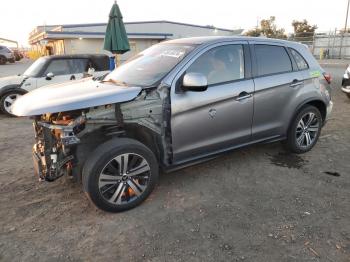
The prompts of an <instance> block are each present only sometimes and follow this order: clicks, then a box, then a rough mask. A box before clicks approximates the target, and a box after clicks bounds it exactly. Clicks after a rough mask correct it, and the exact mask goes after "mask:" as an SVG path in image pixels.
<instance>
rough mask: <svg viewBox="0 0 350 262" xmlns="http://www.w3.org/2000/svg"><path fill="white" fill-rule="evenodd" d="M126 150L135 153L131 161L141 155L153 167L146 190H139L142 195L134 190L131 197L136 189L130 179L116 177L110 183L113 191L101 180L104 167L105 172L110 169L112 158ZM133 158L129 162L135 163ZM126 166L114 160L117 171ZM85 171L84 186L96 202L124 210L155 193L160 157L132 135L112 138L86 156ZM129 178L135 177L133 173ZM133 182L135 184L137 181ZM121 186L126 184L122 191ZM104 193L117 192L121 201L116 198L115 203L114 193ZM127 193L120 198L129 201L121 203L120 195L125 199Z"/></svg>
mask: <svg viewBox="0 0 350 262" xmlns="http://www.w3.org/2000/svg"><path fill="white" fill-rule="evenodd" d="M123 154H130V155H131V156H132V158H131V161H130V162H132V160H133V157H134V156H140V157H141V159H143V160H145V161H147V163H148V167H147V168H149V170H148V171H146V172H145V173H146V176H147V177H148V180H147V185H145V186H144V185H143V187H145V188H144V190H143V191H142V192H141V193H140V192H138V193H139V195H136V194H134V195H133V196H132V199H131V200H130V198H131V197H130V195H129V194H130V189H132V188H131V186H129V183H130V181H125V180H118V182H116V180H113V183H112V182H111V183H109V185H110V189H109V190H111V192H108V191H107V189H108V187H109V185H108V184H106V185H104V187H107V189H105V188H104V187H101V186H100V182H101V181H102V180H100V178H101V175H102V171H103V173H104V174H105V173H106V170H109V169H108V168H109V165H110V164H111V162H112V161H114V160H113V159H116V158H117V157H119V156H122V157H123V156H124V155H123ZM122 159H123V160H122V161H124V158H122ZM129 159H130V158H129V156H128V160H129ZM143 160H142V163H143ZM130 162H128V164H129V165H131V163H130ZM115 163H119V162H115ZM140 165H141V164H140ZM106 168H107V169H106ZM122 168H123V167H119V165H118V167H116V166H115V164H114V170H115V171H118V170H117V169H119V170H120V169H122ZM127 169H128V170H129V171H131V170H130V169H129V167H128V166H127V167H126V170H127ZM131 169H133V167H131ZM136 169H140V168H136ZM112 170H113V169H112ZM134 170H135V169H134ZM131 172H132V171H131ZM82 173H83V175H82V182H83V188H84V191H85V193H86V194H87V196H88V198H89V199H90V200H91V201H92V203H93V204H94V205H95V206H97V207H98V208H100V209H102V210H104V211H108V212H121V211H125V210H129V209H132V208H134V207H136V206H138V205H139V204H141V203H142V202H143V201H144V200H145V199H146V198H147V197H148V196H149V195H150V194H151V192H152V191H153V189H154V187H155V185H156V184H157V182H158V176H159V168H158V162H157V159H156V157H155V156H154V154H153V152H152V151H151V150H150V149H149V148H147V147H146V146H145V145H143V144H141V143H140V142H138V141H136V140H133V139H129V138H116V139H112V140H109V141H107V142H105V143H103V144H101V145H100V146H98V147H97V149H96V150H95V151H94V152H93V153H92V154H91V155H90V156H89V157H88V159H87V160H86V162H85V165H84V167H83V172H82ZM127 173H128V172H126V174H127ZM117 174H119V176H120V173H119V172H118V173H117ZM124 176H126V175H123V178H124ZM131 177H132V176H131ZM134 177H135V176H134ZM134 177H132V178H134ZM136 177H138V176H136ZM127 179H128V180H131V178H130V177H129V178H127ZM141 179H142V178H141ZM136 180H137V179H136ZM105 181H108V180H105ZM109 181H111V180H109ZM123 181H124V182H123ZM139 181H140V180H138V183H139ZM122 184H124V185H122ZM133 185H134V186H135V184H133ZM137 185H139V184H137ZM120 186H122V189H120V190H119V192H120V194H118V193H117V191H118V189H119V187H120ZM100 189H103V191H105V192H107V193H102V192H101V190H100ZM114 189H115V191H114ZM137 189H139V188H137ZM131 192H132V193H133V192H134V193H136V191H133V190H131ZM104 194H110V195H113V196H114V195H115V196H116V198H117V201H115V199H113V200H112V202H115V203H111V202H110V201H111V199H112V198H113V196H112V197H111V198H110V199H109V200H108V199H107V198H106V195H104ZM124 194H126V196H124ZM117 195H118V197H117ZM123 196H124V200H120V201H125V203H118V204H117V203H116V202H118V201H119V200H118V199H119V198H120V199H123ZM128 199H129V200H128ZM128 201H129V202H128Z"/></svg>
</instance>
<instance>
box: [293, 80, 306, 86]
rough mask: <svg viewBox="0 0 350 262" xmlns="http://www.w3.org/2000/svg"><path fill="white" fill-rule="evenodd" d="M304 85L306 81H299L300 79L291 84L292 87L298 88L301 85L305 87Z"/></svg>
mask: <svg viewBox="0 0 350 262" xmlns="http://www.w3.org/2000/svg"><path fill="white" fill-rule="evenodd" d="M303 84H304V81H302V80H298V79H294V80H293V81H292V83H290V85H289V86H290V87H297V86H300V85H303Z"/></svg>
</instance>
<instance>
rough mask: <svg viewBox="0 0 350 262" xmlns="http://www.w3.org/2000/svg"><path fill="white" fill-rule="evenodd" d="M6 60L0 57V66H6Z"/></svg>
mask: <svg viewBox="0 0 350 262" xmlns="http://www.w3.org/2000/svg"><path fill="white" fill-rule="evenodd" d="M6 61H7V60H6V58H5V57H3V56H0V65H4V64H6Z"/></svg>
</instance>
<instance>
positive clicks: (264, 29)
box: [245, 16, 287, 39]
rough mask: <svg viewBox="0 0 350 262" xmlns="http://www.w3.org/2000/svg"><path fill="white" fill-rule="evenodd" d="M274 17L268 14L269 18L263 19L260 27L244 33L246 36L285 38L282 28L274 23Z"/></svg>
mask: <svg viewBox="0 0 350 262" xmlns="http://www.w3.org/2000/svg"><path fill="white" fill-rule="evenodd" d="M275 20H276V17H274V16H270V18H269V19H263V20H261V22H260V28H255V29H252V30H249V31H248V32H246V33H245V35H247V36H266V37H268V38H280V39H286V38H287V35H286V34H285V30H284V29H283V28H277V25H276V24H275Z"/></svg>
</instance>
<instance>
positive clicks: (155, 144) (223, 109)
mask: <svg viewBox="0 0 350 262" xmlns="http://www.w3.org/2000/svg"><path fill="white" fill-rule="evenodd" d="M325 76H326V74H325V72H324V70H323V69H322V68H321V67H320V65H319V64H318V63H317V61H316V60H315V59H314V58H313V56H312V55H311V54H310V52H309V51H308V50H307V48H305V47H304V46H303V45H301V44H298V43H294V42H288V41H281V40H275V39H274V40H272V39H261V38H247V37H200V38H188V39H178V40H172V41H168V42H163V43H160V44H157V45H155V46H153V47H151V48H149V49H147V50H145V51H144V52H142V53H140V54H138V55H136V56H135V57H133V58H132V59H130V60H129V61H127V62H126V63H124V64H123V65H122V66H120V67H118V68H117V69H116V70H114V71H113V72H111V73H110V74H108V75H107V76H105V77H104V78H103V79H102V80H81V81H77V82H74V83H66V84H62V85H59V86H48V87H44V88H41V89H38V90H35V91H33V92H30V93H29V94H27V95H25V96H23V97H21V98H20V99H18V101H16V103H15V104H14V106H13V111H12V112H13V113H14V114H15V115H18V116H32V117H33V119H34V127H35V132H36V141H37V142H36V144H35V145H34V148H33V156H34V166H35V173H36V174H37V175H38V176H39V178H40V179H41V180H47V181H54V180H56V179H57V178H59V177H61V176H63V175H65V174H67V175H71V176H73V177H75V178H76V179H78V180H80V179H81V180H82V183H83V188H84V190H85V192H86V193H87V195H88V196H89V199H90V200H91V201H92V202H93V203H94V204H95V205H96V206H97V207H99V208H101V209H103V210H106V211H111V212H118V211H123V210H127V209H130V208H133V207H135V206H137V205H139V204H140V203H141V202H142V201H144V200H145V199H146V198H147V197H148V195H149V194H150V193H151V191H152V190H153V188H154V186H155V185H156V183H157V180H158V174H159V169H162V170H164V171H171V170H175V169H179V168H182V167H185V166H188V165H191V164H195V163H198V162H201V161H204V160H207V159H211V158H213V157H215V156H217V155H218V154H220V153H223V152H227V151H229V150H232V149H236V148H239V147H243V146H246V145H250V144H254V143H259V142H274V141H280V140H283V141H285V144H286V146H287V148H288V149H289V150H290V151H291V152H294V153H305V152H308V151H309V150H311V148H312V147H313V146H314V145H315V144H316V142H317V140H318V138H319V135H320V133H321V128H322V127H323V125H324V124H325V122H326V120H327V118H328V116H329V114H330V112H331V110H332V105H333V104H332V101H331V95H330V86H329V82H328V78H327V77H325ZM233 172H234V171H233ZM217 175H218V176H220V174H217ZM233 175H234V174H233Z"/></svg>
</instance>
